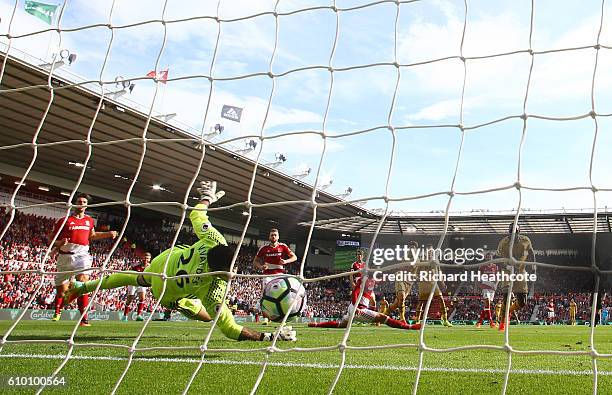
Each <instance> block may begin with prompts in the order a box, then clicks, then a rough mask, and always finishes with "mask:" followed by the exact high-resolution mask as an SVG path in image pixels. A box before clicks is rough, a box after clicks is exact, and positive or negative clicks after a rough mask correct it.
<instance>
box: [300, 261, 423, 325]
mask: <svg viewBox="0 0 612 395" xmlns="http://www.w3.org/2000/svg"><path fill="white" fill-rule="evenodd" d="M360 253H361V256H362V257H363V252H361V251H360V250H358V251H357V256H358V258H357V262H355V263H353V266H352V270H353V271H355V270H361V269H363V268H364V267H365V262H361V261H360V259H359V254H360ZM362 280H363V277H362V274H361V273H357V274H353V275H351V285H352V286H353V292H352V293H351V304H350V305H349V307H348V312H347V313H346V314H345V315H344V317H342V321H327V322H319V323H315V322H310V323H308V326H309V327H311V328H346V327H347V325H348V319H349V315H350V314H351V312H352V311H353V310H354V311H355V316H354V321H355V322H366V323H371V324H372V323H374V324H379V323H380V324H385V325H388V326H390V327H392V328H398V329H421V325H420V324H413V325H410V324H407V323H406V322H404V321H399V320H396V319H393V318H391V317H389V316H388V315H386V314H383V313H379V312H377V311H376V310H371V309H370V306H376V304H375V302H373V301H374V286H375V285H376V281H374V279H372V278H367V280H366V282H365V285H364V289H363V294H362V295H361V298H359V293H360V292H361V286H362V285H361V284H362Z"/></svg>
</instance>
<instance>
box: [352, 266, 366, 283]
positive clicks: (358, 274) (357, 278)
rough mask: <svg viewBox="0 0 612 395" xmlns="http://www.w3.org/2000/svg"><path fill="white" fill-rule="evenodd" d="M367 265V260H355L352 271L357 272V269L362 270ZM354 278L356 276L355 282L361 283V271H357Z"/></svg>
mask: <svg viewBox="0 0 612 395" xmlns="http://www.w3.org/2000/svg"><path fill="white" fill-rule="evenodd" d="M364 267H365V262H357V261H355V262H353V264H352V265H351V271H353V272H355V271H357V270H361V269H363V268H364ZM353 276H354V278H355V282H356V283H357V284H359V281H360V280H361V273H355V274H353Z"/></svg>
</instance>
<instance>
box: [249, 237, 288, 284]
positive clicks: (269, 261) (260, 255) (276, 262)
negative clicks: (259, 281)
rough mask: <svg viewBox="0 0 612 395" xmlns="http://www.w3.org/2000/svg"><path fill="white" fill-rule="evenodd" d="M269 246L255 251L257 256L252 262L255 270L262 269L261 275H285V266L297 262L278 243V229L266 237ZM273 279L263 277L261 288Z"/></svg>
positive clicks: (283, 245)
mask: <svg viewBox="0 0 612 395" xmlns="http://www.w3.org/2000/svg"><path fill="white" fill-rule="evenodd" d="M268 240H269V241H270V244H267V245H265V246H263V247H261V248H260V249H259V251H257V255H256V256H255V259H254V260H253V266H255V269H263V274H270V275H274V274H284V273H286V270H285V265H288V264H290V263H293V262H295V261H296V260H297V256H295V254H294V253H293V251H291V249H290V248H289V247H288V246H287V244H285V243H281V242H279V241H278V229H270V235H269V236H268ZM272 278H273V277H264V281H263V286H264V287H265V286H266V284H267V283H268V282H269V281H270V280H271V279H272Z"/></svg>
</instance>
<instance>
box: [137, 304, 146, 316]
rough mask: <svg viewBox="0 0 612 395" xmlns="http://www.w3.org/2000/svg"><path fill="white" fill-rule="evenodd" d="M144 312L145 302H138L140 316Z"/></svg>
mask: <svg viewBox="0 0 612 395" xmlns="http://www.w3.org/2000/svg"><path fill="white" fill-rule="evenodd" d="M142 310H144V302H138V313H137V314H138V315H141V314H142Z"/></svg>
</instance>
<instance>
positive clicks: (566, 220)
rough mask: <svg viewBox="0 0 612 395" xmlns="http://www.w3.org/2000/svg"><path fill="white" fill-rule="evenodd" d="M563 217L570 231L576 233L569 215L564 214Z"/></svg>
mask: <svg viewBox="0 0 612 395" xmlns="http://www.w3.org/2000/svg"><path fill="white" fill-rule="evenodd" d="M563 219H564V220H565V224H566V225H567V227H568V228H569V231H570V233H574V229H572V225H570V223H569V220H568V219H567V216H564V217H563Z"/></svg>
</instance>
